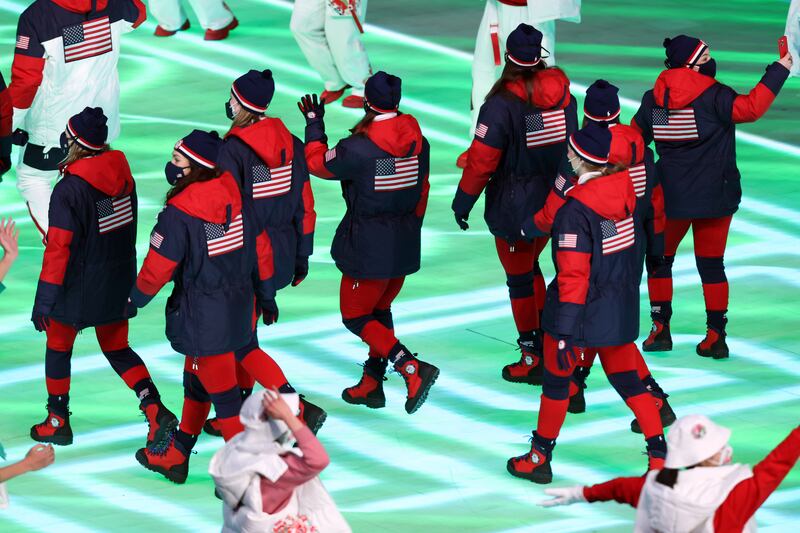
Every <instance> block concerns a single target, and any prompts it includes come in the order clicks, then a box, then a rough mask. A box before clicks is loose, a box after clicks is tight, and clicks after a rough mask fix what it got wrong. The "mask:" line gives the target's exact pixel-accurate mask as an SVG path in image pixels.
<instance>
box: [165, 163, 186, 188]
mask: <svg viewBox="0 0 800 533" xmlns="http://www.w3.org/2000/svg"><path fill="white" fill-rule="evenodd" d="M187 168H189V167H179V166H178V165H176V164H175V163H173V162H172V161H170V162H168V163H167V164H166V165H165V166H164V175H165V176H166V177H167V183H169V184H170V185H175V184H176V183H178V180H179V179H181V178H183V177H184V174H183V171H184V170H186V169H187Z"/></svg>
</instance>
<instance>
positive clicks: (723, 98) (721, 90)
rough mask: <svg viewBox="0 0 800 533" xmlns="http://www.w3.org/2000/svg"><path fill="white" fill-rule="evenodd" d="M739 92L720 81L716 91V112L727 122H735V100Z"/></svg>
mask: <svg viewBox="0 0 800 533" xmlns="http://www.w3.org/2000/svg"><path fill="white" fill-rule="evenodd" d="M737 96H738V94H737V93H736V91H734V90H733V89H731V88H730V87H728V86H727V85H722V84H721V83H718V84H717V86H716V88H715V93H714V114H715V115H716V116H717V118H719V120H720V121H722V122H723V123H726V124H730V123H732V122H733V102H734V101H736V97H737Z"/></svg>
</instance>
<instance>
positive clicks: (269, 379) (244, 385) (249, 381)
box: [233, 331, 287, 389]
mask: <svg viewBox="0 0 800 533" xmlns="http://www.w3.org/2000/svg"><path fill="white" fill-rule="evenodd" d="M233 353H234V356H235V358H236V381H237V383H238V384H239V388H240V389H252V388H253V385H255V382H256V381H258V383H259V384H260V385H261V386H262V387H264V388H265V389H271V388H273V387H274V388H278V389H279V388H281V386H283V385H286V383H287V381H286V376H285V375H284V373H283V370H281V367H280V366H279V365H278V363H277V362H276V361H275V360H274V359H273V358H272V357H270V355H269V354H268V353H267V352H265V351H264V350H262V349H261V348H260V347H259V345H258V335H257V333H256V332H255V331H253V338H252V340H251V341H250V343H249V344H248V345H247V346H245V347H244V348H240V349H238V350H236V351H235V352H233Z"/></svg>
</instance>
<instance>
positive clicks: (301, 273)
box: [292, 256, 308, 287]
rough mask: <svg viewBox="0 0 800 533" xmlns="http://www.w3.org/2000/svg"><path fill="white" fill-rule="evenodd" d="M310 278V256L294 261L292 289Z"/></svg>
mask: <svg viewBox="0 0 800 533" xmlns="http://www.w3.org/2000/svg"><path fill="white" fill-rule="evenodd" d="M306 276H308V256H305V257H298V258H297V259H295V261H294V278H293V279H292V287H297V286H298V285H300V284H301V283H303V280H304V279H306Z"/></svg>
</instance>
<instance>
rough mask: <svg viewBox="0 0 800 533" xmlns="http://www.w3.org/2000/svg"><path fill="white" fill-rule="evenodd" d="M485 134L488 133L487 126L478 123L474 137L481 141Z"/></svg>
mask: <svg viewBox="0 0 800 533" xmlns="http://www.w3.org/2000/svg"><path fill="white" fill-rule="evenodd" d="M487 133H489V126H487V125H486V124H481V123H480V122H479V123H478V126H477V127H476V128H475V136H476V137H480V138H481V139H483V138H484V137H486V134H487Z"/></svg>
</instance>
